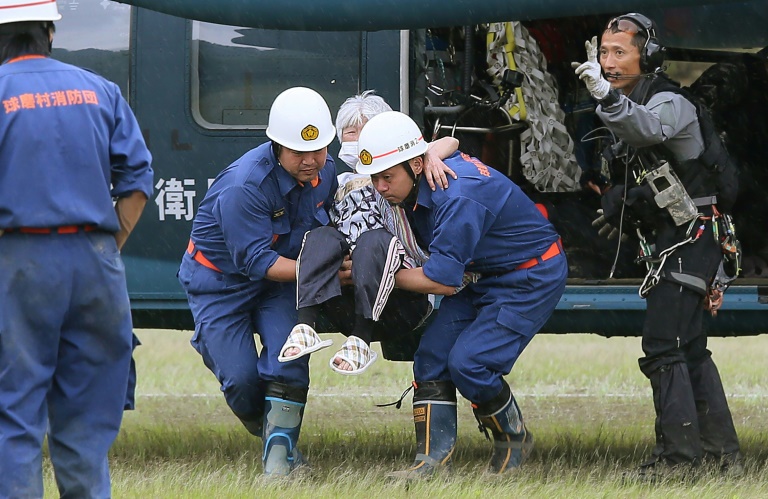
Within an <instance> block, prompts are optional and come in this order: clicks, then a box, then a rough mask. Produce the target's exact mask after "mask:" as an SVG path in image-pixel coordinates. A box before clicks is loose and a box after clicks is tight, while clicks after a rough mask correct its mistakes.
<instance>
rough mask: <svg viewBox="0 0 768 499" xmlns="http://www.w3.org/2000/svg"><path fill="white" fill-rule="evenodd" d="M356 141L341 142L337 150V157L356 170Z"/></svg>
mask: <svg viewBox="0 0 768 499" xmlns="http://www.w3.org/2000/svg"><path fill="white" fill-rule="evenodd" d="M357 154H358V153H357V141H356V140H354V141H349V142H342V143H341V149H340V150H339V159H340V160H342V161H343V162H345V163H346V164H347V166H349V167H350V168H352V169H353V170H355V171H357V168H356V167H357V162H358V161H359V159H358V157H357Z"/></svg>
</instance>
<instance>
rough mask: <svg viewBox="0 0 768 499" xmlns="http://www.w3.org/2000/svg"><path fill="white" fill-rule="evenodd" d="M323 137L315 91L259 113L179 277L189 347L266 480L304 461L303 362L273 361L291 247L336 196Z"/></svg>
mask: <svg viewBox="0 0 768 499" xmlns="http://www.w3.org/2000/svg"><path fill="white" fill-rule="evenodd" d="M334 135H335V128H334V126H333V122H332V120H331V113H330V110H329V109H328V105H327V104H326V102H325V101H324V100H323V98H322V97H321V96H320V95H319V94H318V93H317V92H315V91H314V90H311V89H309V88H304V87H295V88H290V89H288V90H286V91H284V92H283V93H281V94H280V95H278V96H277V98H276V99H275V101H274V102H273V103H272V107H271V109H270V112H269V123H268V126H267V137H269V138H270V139H271V141H269V142H266V143H264V144H262V145H260V146H258V147H256V148H255V149H252V150H250V151H249V152H247V153H246V154H245V155H243V156H242V157H241V158H239V159H238V160H236V161H235V162H234V163H232V164H231V165H230V166H228V167H227V168H225V169H224V170H223V171H222V172H221V173H220V174H219V175H218V177H217V178H216V180H215V181H214V182H213V184H212V185H211V188H210V190H209V191H208V194H206V196H205V199H203V201H202V202H201V203H200V208H199V209H198V212H197V216H196V217H195V220H194V223H193V225H192V234H191V237H190V241H189V246H188V248H187V251H186V254H185V255H184V258H183V260H182V263H181V268H180V270H179V280H180V282H181V284H182V286H183V287H184V289H185V291H186V293H187V298H188V299H189V306H190V309H191V310H192V314H193V315H194V318H195V334H194V336H193V337H192V346H193V347H194V348H195V349H196V350H197V351H198V352H199V353H200V355H202V357H203V361H204V362H205V365H206V366H207V367H208V368H209V369H210V370H211V371H213V373H214V374H215V375H216V378H217V379H218V380H219V382H220V383H221V390H222V391H223V392H224V397H225V398H226V400H227V403H228V404H229V407H230V408H231V409H232V411H233V412H234V413H235V415H236V416H237V417H238V418H239V419H240V421H242V423H243V425H245V427H246V429H247V430H248V431H249V432H250V433H252V434H253V435H256V436H259V437H262V439H263V445H264V453H263V457H262V460H263V463H264V472H265V473H266V474H268V475H287V474H289V473H290V472H291V471H292V470H293V469H295V468H296V467H298V466H299V465H301V464H303V460H302V457H301V454H300V453H299V451H298V449H296V442H297V440H298V438H299V432H300V429H301V421H302V417H303V413H304V405H305V404H306V401H307V391H308V388H309V358H308V357H305V358H303V359H298V360H296V361H295V362H289V363H280V362H278V360H277V357H278V354H279V352H280V349H281V347H282V346H283V343H284V342H285V340H286V338H287V337H288V334H289V333H290V331H291V328H293V326H294V325H295V324H296V320H297V312H296V282H295V281H296V258H297V257H298V256H299V250H300V249H301V244H302V239H303V238H304V234H305V233H306V232H308V231H309V230H311V229H314V228H316V227H321V226H324V225H327V224H328V223H329V217H328V209H329V208H330V207H331V205H332V203H333V196H334V194H335V193H336V189H337V188H338V182H337V180H336V166H335V164H334V162H333V160H332V159H331V157H330V156H329V155H328V152H327V147H328V144H330V143H331V141H332V140H333V137H334ZM254 333H255V334H258V335H259V337H260V338H261V344H262V351H261V353H259V352H257V350H256V345H255V343H254V337H253V335H254Z"/></svg>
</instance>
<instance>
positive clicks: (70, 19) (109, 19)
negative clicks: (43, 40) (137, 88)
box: [51, 0, 131, 97]
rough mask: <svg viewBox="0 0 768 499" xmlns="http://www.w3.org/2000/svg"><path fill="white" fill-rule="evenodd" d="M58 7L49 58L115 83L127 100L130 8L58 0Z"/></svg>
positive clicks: (84, 0)
mask: <svg viewBox="0 0 768 499" xmlns="http://www.w3.org/2000/svg"><path fill="white" fill-rule="evenodd" d="M57 5H58V7H59V13H61V20H59V21H56V35H55V37H54V39H53V53H52V54H51V55H52V56H53V57H54V58H56V59H58V60H60V61H63V62H66V63H69V64H74V65H75V66H80V67H83V68H86V69H90V70H91V71H94V72H96V73H98V74H100V75H101V76H103V77H105V78H106V79H108V80H111V81H113V82H115V83H117V84H118V85H119V86H120V90H121V91H122V92H123V96H125V97H127V96H128V68H129V64H130V59H129V56H128V46H129V39H130V30H131V6H130V5H124V4H121V3H117V2H105V1H103V0H76V1H73V0H59V1H58V2H57ZM94 47H98V48H94Z"/></svg>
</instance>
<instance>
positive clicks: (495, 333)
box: [358, 111, 568, 478]
mask: <svg viewBox="0 0 768 499" xmlns="http://www.w3.org/2000/svg"><path fill="white" fill-rule="evenodd" d="M358 147H359V150H360V164H359V165H358V172H360V173H368V174H370V175H371V180H372V182H373V185H374V187H375V188H376V190H377V191H378V192H379V193H380V194H381V195H382V196H383V197H384V198H385V199H386V200H387V201H389V202H390V203H392V204H399V205H400V206H402V207H403V208H404V210H405V212H406V213H407V215H408V218H409V222H410V223H411V225H412V227H413V228H414V230H415V231H416V233H417V236H418V238H419V241H420V243H421V244H422V245H423V246H424V247H425V248H428V250H429V255H430V256H429V260H427V262H426V263H425V264H424V266H423V267H419V268H413V269H403V270H400V271H399V272H398V273H397V274H396V282H397V286H398V287H400V288H403V289H407V290H410V291H418V292H421V293H434V294H440V295H446V296H445V298H443V300H442V302H441V303H440V308H439V310H438V313H437V316H436V318H435V319H434V320H433V322H432V323H431V324H430V325H429V326H428V327H427V329H426V331H425V332H424V336H423V337H422V339H421V343H420V345H419V348H418V350H417V351H416V356H415V361H414V366H413V372H414V379H415V381H414V387H415V392H414V396H413V415H414V424H415V427H416V439H417V445H418V450H417V455H416V460H415V463H414V465H413V467H412V468H411V469H409V470H406V471H404V472H399V473H396V476H401V477H406V478H410V477H418V476H424V475H429V474H431V473H432V472H434V471H435V470H436V469H437V468H439V467H441V466H443V465H446V464H447V463H448V462H449V460H450V458H451V454H452V453H453V448H454V444H455V442H456V389H457V388H458V390H459V392H460V393H461V394H462V395H463V396H464V397H465V398H466V399H468V400H469V401H470V402H471V403H472V407H473V409H474V412H475V417H476V418H477V419H478V421H479V422H480V425H481V427H482V428H484V429H485V430H484V431H486V434H487V431H488V430H490V431H491V433H492V434H493V439H494V452H493V456H492V458H491V464H490V469H491V471H492V472H494V473H504V472H506V471H509V470H512V469H514V468H517V467H518V466H520V464H522V462H523V460H524V459H525V457H526V455H527V454H528V452H529V451H530V449H531V447H532V445H533V438H532V436H531V434H530V433H529V432H528V430H527V429H526V427H525V425H524V424H523V419H522V415H521V413H520V409H519V408H518V406H517V403H516V402H515V398H514V397H513V395H512V391H511V389H510V387H509V385H508V384H507V383H506V381H505V380H504V378H503V376H504V375H506V374H508V373H509V372H510V371H511V369H512V366H513V365H514V364H515V361H516V360H517V359H518V357H519V356H520V354H521V353H522V351H523V349H524V348H525V347H526V346H527V345H528V343H529V342H530V341H531V339H532V338H533V336H534V335H535V334H536V332H537V331H538V330H539V329H540V328H541V327H542V326H543V325H544V323H545V322H546V320H547V319H548V318H549V317H550V315H551V314H552V312H553V311H554V309H555V306H556V305H557V303H558V301H559V299H560V296H561V295H562V293H563V291H564V289H565V279H566V277H567V273H568V265H567V263H566V259H565V254H564V253H563V250H562V247H561V245H560V241H559V237H558V235H557V233H556V232H555V229H554V228H553V227H552V225H551V224H550V223H549V222H548V221H547V220H546V219H545V218H544V216H543V215H542V214H541V212H540V211H539V210H538V208H536V205H534V203H533V202H532V201H531V200H530V199H529V198H528V197H527V196H526V195H525V194H524V193H523V192H522V191H521V190H520V188H519V187H517V186H516V185H515V184H514V183H513V182H512V181H511V180H509V179H508V178H506V177H505V176H504V175H502V174H501V173H499V172H497V171H496V170H494V169H492V168H490V167H488V166H486V165H484V164H483V163H481V162H480V161H479V160H477V159H476V158H472V157H469V156H467V155H466V154H464V153H461V152H457V153H455V154H454V155H452V156H451V157H449V158H448V159H446V160H445V164H446V165H447V166H448V167H449V168H451V169H452V170H453V171H454V172H456V173H457V174H458V179H457V180H452V181H449V182H450V185H449V186H448V188H447V189H445V190H441V189H438V190H436V191H432V190H431V189H430V188H429V186H428V185H427V183H426V180H425V179H424V178H423V175H422V172H423V167H424V152H425V151H426V148H427V146H426V143H425V142H424V138H423V136H422V134H421V131H420V130H419V128H418V126H417V125H416V123H414V121H413V120H412V119H411V118H409V117H408V116H407V115H404V114H402V113H398V112H394V111H393V112H388V113H382V114H380V115H378V116H375V117H374V118H372V119H371V120H370V121H369V122H368V124H367V125H366V126H365V127H364V128H363V130H362V131H361V132H360V138H359V141H358ZM468 281H469V284H467V282H468ZM464 284H467V285H466V287H464V288H463V289H461V290H460V291H459V292H458V293H456V292H455V291H456V288H459V287H461V286H462V285H464Z"/></svg>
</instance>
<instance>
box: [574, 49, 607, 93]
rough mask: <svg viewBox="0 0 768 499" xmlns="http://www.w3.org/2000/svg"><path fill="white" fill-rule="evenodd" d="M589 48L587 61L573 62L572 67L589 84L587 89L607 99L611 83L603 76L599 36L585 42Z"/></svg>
mask: <svg viewBox="0 0 768 499" xmlns="http://www.w3.org/2000/svg"><path fill="white" fill-rule="evenodd" d="M584 47H586V49H587V62H585V63H583V64H582V63H578V62H572V63H571V67H572V68H574V69H575V70H576V74H577V75H578V77H579V79H580V80H581V81H583V82H584V84H585V85H586V86H587V90H589V93H590V94H592V97H594V98H595V99H597V100H603V99H605V96H606V95H608V92H610V90H611V84H610V83H608V80H606V79H605V78H603V73H602V68H601V67H600V63H599V62H597V37H596V36H593V37H592V41H589V40H587V41H586V42H584Z"/></svg>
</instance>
